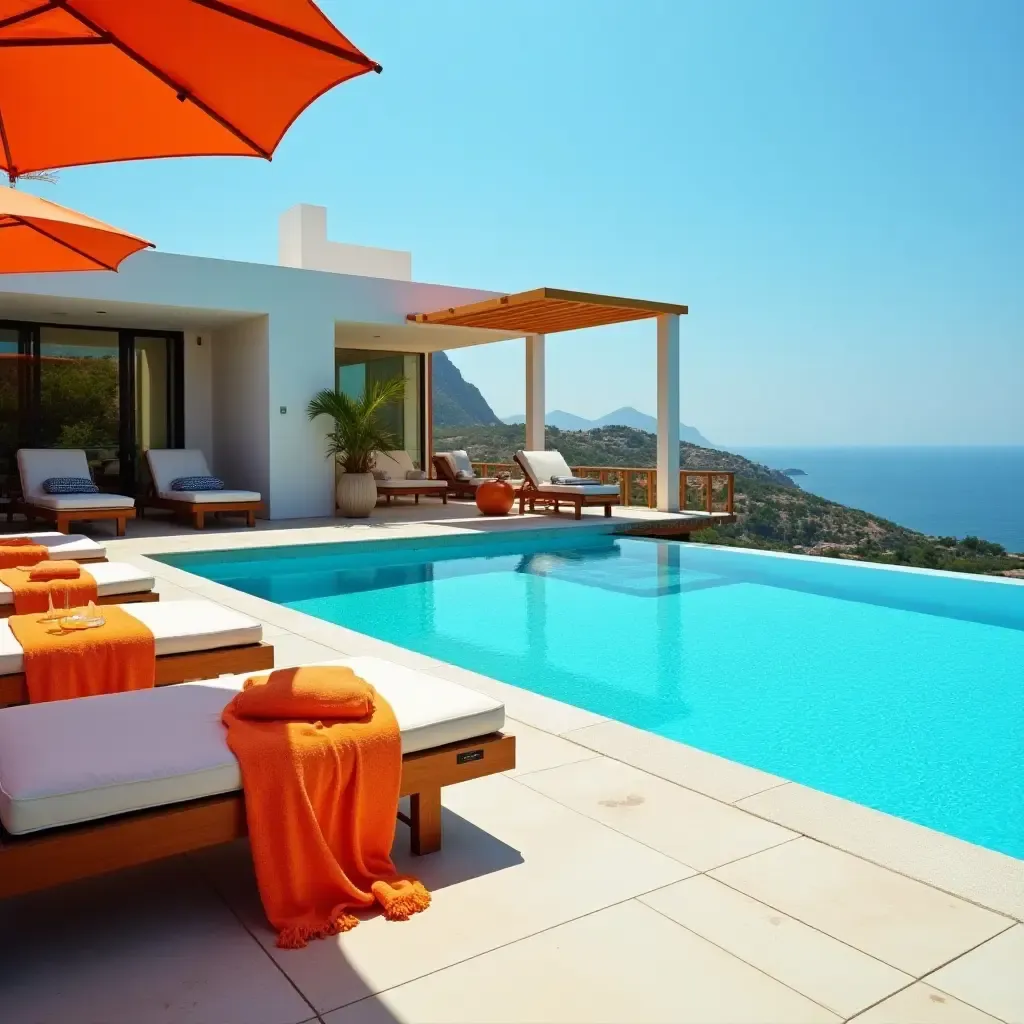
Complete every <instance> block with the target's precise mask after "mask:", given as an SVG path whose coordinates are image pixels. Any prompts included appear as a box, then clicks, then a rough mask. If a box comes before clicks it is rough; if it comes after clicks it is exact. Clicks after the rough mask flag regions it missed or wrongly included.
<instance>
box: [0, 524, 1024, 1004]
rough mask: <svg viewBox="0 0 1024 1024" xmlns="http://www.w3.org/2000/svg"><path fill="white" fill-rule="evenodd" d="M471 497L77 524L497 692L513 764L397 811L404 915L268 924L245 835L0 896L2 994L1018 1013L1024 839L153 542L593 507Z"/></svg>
mask: <svg viewBox="0 0 1024 1024" xmlns="http://www.w3.org/2000/svg"><path fill="white" fill-rule="evenodd" d="M473 511H474V510H471V509H469V508H467V507H465V506H461V507H460V506H457V505H456V506H449V511H446V512H445V513H444V514H443V515H442V514H441V513H440V512H439V511H438V512H434V511H433V510H429V509H425V508H424V506H423V505H420V506H418V507H415V509H414V511H411V510H408V509H406V508H405V507H394V508H392V509H390V510H388V511H386V512H385V511H384V510H379V511H378V513H376V514H375V515H374V517H373V518H372V519H371V520H370V521H368V522H367V523H365V524H359V525H353V524H346V523H343V522H342V521H323V522H311V523H261V524H260V526H259V527H258V528H257V529H256V530H255V531H253V530H244V529H232V528H225V527H220V526H213V527H212V528H210V529H208V530H206V531H204V532H201V533H197V532H194V531H191V530H184V529H180V528H178V527H175V526H172V525H170V524H169V523H168V522H167V520H165V519H155V518H154V519H153V520H149V519H147V520H144V521H143V522H142V523H136V524H131V525H130V529H129V536H128V537H127V538H126V539H124V540H116V541H114V540H108V537H109V534H108V533H107V532H106V531H104V530H103V529H102V527H100V528H98V529H97V530H96V531H95V536H96V537H97V538H98V539H102V540H103V541H104V543H107V544H108V556H109V557H110V558H111V559H116V560H119V561H129V562H132V563H134V564H136V565H139V566H140V567H145V568H146V569H147V570H149V571H150V572H151V573H152V574H153V575H154V576H156V578H157V580H158V589H159V590H160V594H161V599H162V600H165V601H173V600H178V599H188V598H195V597H204V598H207V599H210V600H213V601H217V602H219V603H221V604H224V605H226V606H229V607H232V608H237V609H239V610H241V611H244V612H246V613H249V614H251V615H253V616H255V617H256V618H259V619H260V620H261V621H262V622H263V624H264V628H265V631H266V638H267V639H268V640H269V641H270V642H272V643H273V644H274V646H275V651H276V659H277V664H278V665H279V666H287V665H294V664H300V663H304V662H309V661H314V660H324V659H330V658H336V657H339V656H341V655H345V654H353V655H354V654H369V653H373V654H378V655H382V656H384V657H389V658H392V659H393V660H395V661H398V662H401V663H402V664H405V665H409V666H412V667H416V668H423V669H426V670H428V671H431V672H433V673H435V674H437V675H440V676H443V677H445V678H449V679H452V680H455V681H457V682H460V683H462V684H464V685H467V686H470V687H472V688H474V689H478V690H481V691H484V692H487V693H491V694H494V695H495V696H498V697H500V698H501V699H502V700H504V702H505V704H506V709H507V713H508V716H509V722H508V727H509V729H510V730H511V731H513V732H515V733H516V735H517V738H518V745H519V755H518V766H517V768H516V770H515V771H514V772H510V773H508V774H507V775H504V776H496V777H491V778H486V779H481V780H478V781H476V782H472V783H468V784H465V785H463V786H458V787H454V788H452V789H451V790H449V791H448V792H447V793H446V794H445V820H444V828H445V847H444V849H443V850H442V851H441V852H440V853H438V854H434V855H432V856H429V857H426V858H423V859H417V860H413V859H411V858H408V857H407V856H406V855H405V849H406V844H405V843H404V842H403V839H404V836H402V835H399V839H398V843H397V845H396V849H397V851H398V860H399V862H400V864H401V866H403V867H405V868H407V869H409V870H413V871H415V872H416V873H417V874H419V876H420V877H421V878H422V879H423V880H424V882H425V883H426V884H427V885H428V886H429V887H430V888H431V890H432V891H433V894H434V903H433V906H432V907H431V909H430V910H429V911H428V912H427V913H425V914H422V915H419V916H418V917H416V918H414V919H413V920H411V921H409V922H407V923H405V924H389V923H387V922H385V921H384V920H382V919H380V918H371V919H368V920H366V921H364V922H363V923H362V924H360V926H359V927H358V928H356V929H355V930H354V931H352V932H350V933H347V934H345V935H342V936H339V937H337V938H336V939H333V940H327V941H323V942H316V943H313V944H311V945H310V946H309V947H307V948H306V949H305V950H299V951H286V950H279V949H277V948H276V947H275V946H274V943H273V936H272V934H271V932H270V930H269V928H268V927H267V926H266V924H265V923H264V920H263V917H262V912H261V909H260V906H259V900H258V896H257V893H256V888H255V883H254V880H253V875H252V869H251V865H250V860H249V856H248V850H247V847H246V844H245V843H237V844H234V845H232V846H229V847H222V848H218V849H215V850H210V851H207V852H205V853H202V854H197V855H191V856H187V857H181V858H177V859H175V860H172V861H167V862H164V863H161V864H156V865H152V866H149V867H146V868H142V869H138V870H134V871H130V872H124V873H121V874H118V875H112V876H108V877H105V878H100V879H94V880H91V881H89V882H85V883H79V884H75V885H71V886H67V887H65V888H63V889H61V890H60V891H55V892H51V893H41V894H36V895H32V896H28V897H22V898H20V899H16V900H9V901H7V902H5V903H0V935H2V936H3V937H4V943H3V945H4V957H3V960H2V964H0V1007H2V1011H0V1016H2V1018H3V1019H4V1020H10V1021H12V1022H14V1021H17V1022H22V1021H24V1022H26V1024H27V1022H30V1021H31V1022H55V1024H56V1022H60V1024H122V1022H123V1024H139V1022H145V1024H186V1022H187V1024H236V1022H237V1024H299V1022H303V1021H321V1022H324V1024H350V1022H351V1024H356V1022H367V1024H369V1022H373V1024H388V1022H394V1021H405V1022H456V1021H464V1022H467V1024H469V1022H509V1024H511V1022H520V1021H532V1022H538V1024H539V1022H564V1024H579V1022H609V1024H610V1022H621V1021H644V1022H702V1024H703V1022H715V1021H721V1022H723V1024H724V1022H729V1024H737V1022H750V1024H761V1022H764V1024H768V1022H778V1024H791V1022H798V1021H809V1022H810V1021H822V1022H825V1021H840V1020H850V1019H855V1020H857V1021H858V1022H859V1024H983V1022H992V1021H1002V1022H1004V1024H1010V1022H1024V970H1021V965H1022V964H1024V924H1022V923H1021V922H1022V920H1024V862H1022V861H1019V860H1016V859H1014V858H1011V857H1006V856H1003V855H1001V854H998V853H994V852H992V851H988V850H985V849H982V848H980V847H976V846H973V845H970V844H968V843H964V842H961V841H959V840H956V839H952V838H950V837H948V836H945V835H942V834H940V833H937V832H933V831H931V830H929V829H925V828H922V827H920V826H917V825H913V824H910V823H908V822H905V821H901V820H899V819H896V818H892V817H890V816H888V815H885V814H881V813H879V812H876V811H872V810H869V809H867V808H864V807H861V806H859V805H856V804H851V803H848V802H846V801H843V800H839V799H837V798H835V797H831V796H828V795H826V794H823V793H820V792H817V791H814V790H811V789H807V788H806V787H803V786H799V785H796V784H794V783H790V782H787V781H786V780H784V779H780V778H776V777H774V776H770V775H766V774H765V773H763V772H759V771H756V770H753V769H750V768H747V767H744V766H742V765H739V764H736V763H734V762H730V761H726V760H723V759H721V758H718V757H715V756H713V755H709V754H706V753H703V752H701V751H698V750H695V749H693V748H690V747H687V746H685V745H683V744H679V743H675V742H672V741H669V740H665V739H661V738H660V737H657V736H653V735H651V734H649V733H645V732H641V731H639V730H636V729H633V728H631V727H629V726H626V725H623V724H621V723H618V722H614V721H610V720H607V719H603V718H601V717H599V716H597V715H594V714H591V713H590V712H587V711H583V710H581V709H579V708H576V707H572V706H570V705H566V704H561V703H559V702H557V701H553V700H550V699H548V698H545V697H541V696H538V695H536V694H533V693H530V692H528V691H525V690H522V689H519V688H517V687H513V686H510V685H508V684H506V683H503V682H500V681H498V680H494V679H488V678H485V677H483V676H479V675H477V674H475V673H472V672H468V671H466V670H463V669H460V668H457V667H455V666H452V665H447V664H445V663H442V662H438V661H435V660H434V659H431V658H426V657H424V656H422V655H418V654H416V653H414V652H411V651H407V650H405V649H403V648H399V647H395V646H392V645H390V644H386V643H383V642H381V641H378V640H375V639H372V638H370V637H366V636H364V635H361V634H358V633H354V632H352V631H350V630H347V629H344V628H343V627H340V626H334V625H331V624H329V623H325V622H322V621H320V620H318V619H314V618H311V617H310V616H307V615H304V614H302V613H300V612H296V611H293V610H291V609H288V608H283V607H280V606H277V605H274V604H271V603H269V602H266V601H262V600H259V599H257V598H253V597H251V596H249V595H246V594H242V593H239V592H236V591H233V590H231V589H229V588H227V587H224V586H222V585H220V584H216V583H211V582H208V581H206V580H203V579H200V578H198V577H195V576H192V575H190V574H188V573H186V572H182V571H181V570H178V569H174V568H171V567H169V566H166V565H164V564H162V563H160V562H155V561H153V560H152V559H150V558H148V557H147V556H148V555H149V554H152V553H158V552H168V551H193V550H202V549H208V550H212V549H223V548H227V547H236V546H263V545H266V544H278V543H280V544H296V543H317V542H332V541H339V540H345V541H352V542H359V541H361V540H369V539H381V538H397V537H425V538H426V537H430V538H441V537H445V536H452V535H454V534H458V533H464V532H467V531H478V530H480V529H486V530H488V531H505V530H517V529H522V528H530V529H534V528H543V529H559V530H561V529H569V530H572V529H579V528H584V529H586V528H589V527H592V526H594V525H596V524H598V523H599V522H602V520H601V518H600V516H597V515H585V516H584V519H583V520H582V521H581V523H574V522H573V521H572V520H571V519H569V518H568V517H564V516H563V517H561V518H558V519H556V518H555V517H553V516H526V517H522V518H520V517H518V516H516V517H511V518H509V519H507V520H482V519H480V518H478V517H476V516H475V515H474V514H473ZM627 513H628V514H627ZM648 516H649V517H651V518H657V513H648V512H647V511H646V510H621V511H620V513H619V515H618V516H617V517H616V518H617V519H618V518H620V517H621V518H623V519H628V520H629V521H630V522H637V521H641V520H643V519H644V518H645V517H648ZM603 522H607V521H603ZM399 829H400V831H401V830H404V826H399Z"/></svg>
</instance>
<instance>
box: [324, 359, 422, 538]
mask: <svg viewBox="0 0 1024 1024" xmlns="http://www.w3.org/2000/svg"><path fill="white" fill-rule="evenodd" d="M404 394H405V380H404V379H403V378H402V377H393V378H391V379H390V380H378V381H374V382H373V383H371V384H369V385H367V388H366V391H365V392H364V393H363V395H362V397H360V398H351V397H349V396H348V395H346V394H345V393H344V392H342V391H333V390H331V389H330V388H324V390H323V391H320V392H318V393H317V394H316V395H314V396H313V398H312V399H311V400H310V403H309V405H308V406H307V408H306V414H307V415H308V416H309V418H310V419H311V420H315V419H316V418H317V417H318V416H330V417H331V419H333V420H334V429H333V430H332V431H331V433H330V434H329V435H328V436H327V458H329V459H330V458H333V459H335V460H336V461H337V462H338V463H339V464H340V465H341V468H342V469H343V470H344V472H343V473H342V474H341V476H340V477H339V479H338V483H337V489H336V498H337V504H338V511H339V512H341V514H342V515H343V516H347V517H348V518H350V519H365V518H366V517H367V516H368V515H369V514H370V512H371V510H372V509H373V506H374V505H376V504H377V485H376V484H375V483H374V479H373V460H374V456H375V455H376V453H377V452H387V451H393V450H394V449H396V448H397V447H398V445H399V443H400V442H399V439H398V438H397V437H396V436H395V434H393V433H392V432H391V431H390V430H388V429H387V427H386V426H385V425H384V422H383V419H382V413H383V412H384V410H385V409H386V408H387V406H389V405H391V404H392V403H394V402H398V401H400V400H401V399H402V397H403V396H404Z"/></svg>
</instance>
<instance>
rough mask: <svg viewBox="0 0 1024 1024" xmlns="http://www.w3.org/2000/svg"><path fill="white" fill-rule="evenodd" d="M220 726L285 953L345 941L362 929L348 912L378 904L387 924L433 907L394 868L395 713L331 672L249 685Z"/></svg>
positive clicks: (398, 763) (292, 672)
mask: <svg viewBox="0 0 1024 1024" xmlns="http://www.w3.org/2000/svg"><path fill="white" fill-rule="evenodd" d="M289 708H290V709H291V710H289ZM324 709H327V710H328V711H330V712H331V713H332V714H334V715H340V714H345V715H346V716H348V717H346V718H341V717H335V718H328V717H327V715H326V714H325V713H324ZM269 711H274V712H276V713H278V717H276V718H268V717H266V716H267V714H268V712H269ZM357 715H358V717H356V716H357ZM222 721H223V722H224V725H225V726H226V727H227V730H228V734H227V742H228V746H229V747H230V748H231V750H232V752H233V753H234V755H235V756H236V757H237V758H238V762H239V764H240V765H241V769H242V788H243V789H244V791H245V813H246V818H247V819H248V823H249V840H250V843H251V846H252V856H253V863H254V865H255V868H256V881H257V883H258V885H259V890H260V898H261V900H262V901H263V909H264V910H265V911H266V914H267V918H268V920H269V921H270V923H271V924H272V925H273V926H274V928H275V929H277V933H278V935H277V944H278V946H280V947H282V948H284V949H299V948H301V947H303V946H305V945H306V942H307V941H308V940H309V939H316V938H325V937H326V936H328V935H336V934H337V933H338V932H343V931H348V930H349V929H350V928H354V927H355V925H356V924H357V923H358V919H357V918H355V917H354V916H353V915H352V914H351V913H349V912H348V911H349V910H351V909H353V908H359V907H369V906H372V905H373V904H374V903H375V902H376V903H379V904H380V906H381V907H383V909H384V915H385V917H387V918H388V919H389V920H405V919H407V918H408V917H409V916H410V915H412V914H415V913H416V912H417V911H420V910H425V909H426V908H427V907H428V906H429V905H430V894H429V893H428V892H427V890H426V889H425V888H424V887H423V886H422V884H421V883H419V882H418V881H416V880H415V879H412V878H407V877H403V876H400V875H398V873H397V872H396V871H395V866H394V864H393V863H392V862H391V856H390V852H391V845H392V843H393V842H394V836H395V822H396V819H397V815H398V793H399V788H400V786H401V780H402V744H401V738H400V736H399V731H398V723H397V722H396V721H395V715H394V712H393V711H392V710H391V706H390V705H389V704H388V702H387V701H386V700H384V698H383V697H381V696H380V694H378V693H377V692H376V691H375V690H374V689H373V687H372V686H370V684H369V683H367V682H365V681H364V680H362V679H360V678H359V677H358V676H356V675H355V674H354V673H352V672H351V670H349V669H346V668H341V667H330V666H319V667H310V668H299V669H287V670H281V671H277V672H272V673H270V674H269V675H264V676H254V677H252V678H251V679H247V680H246V682H245V687H244V689H243V690H242V692H241V693H239V694H237V695H236V696H235V697H234V699H233V700H232V701H231V703H230V704H228V706H227V707H226V708H225V709H224V712H223V715H222Z"/></svg>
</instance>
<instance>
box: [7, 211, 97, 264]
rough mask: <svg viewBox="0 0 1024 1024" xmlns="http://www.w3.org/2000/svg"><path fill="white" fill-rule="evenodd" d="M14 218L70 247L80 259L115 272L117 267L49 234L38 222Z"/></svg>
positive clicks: (46, 236)
mask: <svg viewBox="0 0 1024 1024" xmlns="http://www.w3.org/2000/svg"><path fill="white" fill-rule="evenodd" d="M15 220H16V221H17V222H18V223H19V224H22V225H24V226H25V227H27V228H31V229H32V230H33V231H38V232H39V234H41V235H43V236H44V237H45V238H48V239H50V241H51V242H56V243H57V244H58V245H62V246H64V248H65V249H70V250H71V251H72V252H73V253H75V254H76V255H78V256H81V257H82V259H85V260H88V261H89V262H90V263H95V264H96V266H98V267H102V268H103V269H104V270H113V271H114V272H115V273H116V272H117V267H112V266H111V265H110V264H109V263H104V262H103V260H98V259H96V257H95V256H90V255H89V253H87V252H85V251H84V250H82V249H79V248H78V247H77V246H74V245H71V244H70V243H69V242H65V241H64V239H63V238H61V237H59V236H58V235H54V234H51V233H50V232H49V231H46V230H44V229H43V228H41V227H40V226H39V225H38V224H33V223H32V221H30V220H25V219H24V218H23V217H16V218H15Z"/></svg>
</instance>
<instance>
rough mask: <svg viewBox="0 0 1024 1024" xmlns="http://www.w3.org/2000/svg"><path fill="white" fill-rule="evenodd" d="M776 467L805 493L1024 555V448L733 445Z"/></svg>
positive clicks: (917, 527) (913, 526) (916, 527)
mask: <svg viewBox="0 0 1024 1024" xmlns="http://www.w3.org/2000/svg"><path fill="white" fill-rule="evenodd" d="M730 450H732V451H735V452H736V453H737V454H738V455H742V456H744V457H745V458H748V459H752V460H753V461H754V462H761V463H763V464H764V465H766V466H770V467H771V468H772V469H782V470H785V469H802V470H803V471H804V472H805V473H806V474H807V475H806V476H794V477H793V478H792V479H793V482H794V483H796V484H798V485H799V486H800V487H802V488H803V489H804V490H805V491H809V492H810V493H812V494H817V495H819V496H821V497H822V498H829V499H830V500H832V501H838V502H839V503H840V504H842V505H849V506H851V507H852V508H859V509H863V510H864V511H865V512H872V513H874V514H875V515H878V516H882V517H883V518H885V519H890V520H892V521H893V522H895V523H899V525H900V526H908V527H910V528H911V529H912V530H919V531H921V532H922V533H928V534H932V535H933V536H939V537H960V538H962V537H966V536H975V537H981V538H982V539H983V540H989V541H995V543H997V544H1002V545H1003V547H1005V548H1006V549H1007V550H1008V551H1016V552H1024V446H1020V447H1017V446H1009V445H1008V446H1002V447H991V448H989V447H973V446H963V447H948V448H947V447H938V446H936V447H914V448H909V447H908V448H903V447H870V448H854V447H850V448H846V447H844V448H803V447H800V448H783V447H763V448H762V447H754V448H732V449H730Z"/></svg>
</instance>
